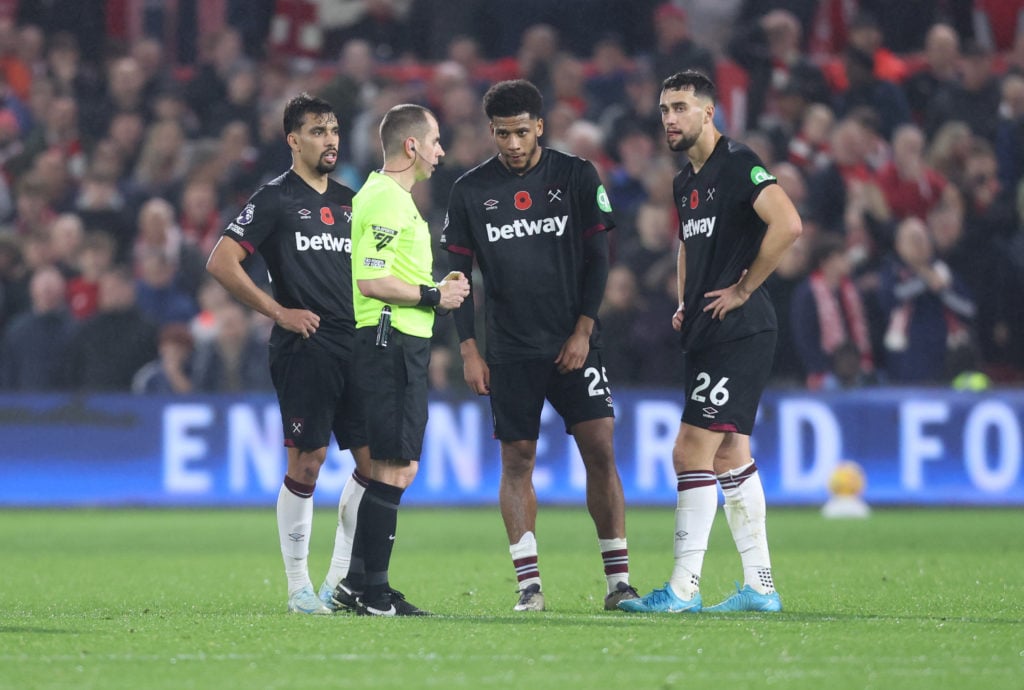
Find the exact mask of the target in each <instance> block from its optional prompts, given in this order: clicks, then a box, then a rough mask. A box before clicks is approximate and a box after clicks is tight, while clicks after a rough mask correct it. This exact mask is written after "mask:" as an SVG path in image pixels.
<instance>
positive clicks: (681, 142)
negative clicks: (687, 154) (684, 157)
mask: <svg viewBox="0 0 1024 690" xmlns="http://www.w3.org/2000/svg"><path fill="white" fill-rule="evenodd" d="M699 138H700V133H697V134H694V135H691V136H686V135H680V137H679V139H677V140H676V142H675V143H672V142H669V143H668V147H669V149H671V150H673V151H689V150H690V147H691V146H693V145H694V144H696V143H697V139H699Z"/></svg>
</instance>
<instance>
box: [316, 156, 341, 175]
mask: <svg viewBox="0 0 1024 690" xmlns="http://www.w3.org/2000/svg"><path fill="white" fill-rule="evenodd" d="M336 167H338V161H337V160H335V161H334V162H333V163H325V162H324V159H323V158H321V159H320V160H319V161H317V164H316V172H317V174H318V175H329V174H330V173H332V172H334V169H335V168H336Z"/></svg>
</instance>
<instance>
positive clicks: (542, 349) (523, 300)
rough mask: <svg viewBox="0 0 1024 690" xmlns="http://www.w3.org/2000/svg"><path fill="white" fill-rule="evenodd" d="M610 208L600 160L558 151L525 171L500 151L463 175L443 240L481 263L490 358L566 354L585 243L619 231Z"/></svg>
mask: <svg viewBox="0 0 1024 690" xmlns="http://www.w3.org/2000/svg"><path fill="white" fill-rule="evenodd" d="M611 210H612V209H611V205H610V203H609V201H608V195H607V194H606V192H605V189H604V187H603V186H602V185H601V180H600V178H599V177H598V175H597V170H596V169H595V168H594V166H593V164H592V163H590V162H589V161H586V160H584V159H582V158H578V157H576V156H571V155H568V154H565V153H562V152H561V151H556V150H553V149H547V148H544V149H541V157H540V160H539V161H538V163H537V165H535V166H534V167H533V168H532V169H531V170H529V171H528V172H527V173H526V174H525V175H517V174H515V173H512V172H510V171H509V170H508V169H507V168H506V167H505V165H504V164H503V163H502V162H501V160H499V158H498V157H497V156H494V157H493V158H490V159H488V160H487V161H485V162H484V163H482V164H480V165H479V166H477V167H476V168H473V169H472V170H470V171H469V172H467V173H466V174H465V175H463V176H462V177H460V178H459V179H458V180H456V182H455V184H454V185H453V186H452V191H451V196H450V200H449V203H448V215H447V217H446V219H445V227H444V232H443V233H442V234H441V246H442V247H443V248H445V249H447V250H448V251H449V252H454V253H458V254H463V255H469V256H475V257H476V259H477V262H478V263H479V265H480V270H481V271H482V273H483V278H484V291H485V298H486V305H485V311H486V315H487V318H486V323H487V341H486V343H487V360H488V361H489V362H508V361H515V360H521V359H531V358H546V357H550V358H552V359H554V357H555V356H557V355H558V352H559V350H561V348H562V345H563V344H564V343H565V341H566V339H567V338H568V337H569V335H571V334H572V331H573V328H575V326H576V321H577V320H578V319H579V317H580V313H581V310H582V296H583V278H584V275H585V261H584V248H583V242H584V239H586V238H588V237H590V236H591V235H593V234H594V233H597V232H606V231H608V230H611V229H612V228H613V227H615V222H614V219H613V217H612V213H611ZM599 330H600V328H599V324H597V323H595V325H594V331H593V333H592V335H591V339H590V346H591V348H592V349H598V348H599V347H600V334H599Z"/></svg>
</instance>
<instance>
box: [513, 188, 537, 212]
mask: <svg viewBox="0 0 1024 690" xmlns="http://www.w3.org/2000/svg"><path fill="white" fill-rule="evenodd" d="M515 202H516V208H517V209H519V210H520V211H525V210H526V209H528V208H530V207H531V206H533V199H531V198H530V193H529V192H516V196H515Z"/></svg>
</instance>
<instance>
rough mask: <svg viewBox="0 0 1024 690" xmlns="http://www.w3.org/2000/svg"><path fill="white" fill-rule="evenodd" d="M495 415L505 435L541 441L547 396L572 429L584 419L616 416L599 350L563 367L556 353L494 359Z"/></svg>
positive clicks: (501, 434)
mask: <svg viewBox="0 0 1024 690" xmlns="http://www.w3.org/2000/svg"><path fill="white" fill-rule="evenodd" d="M490 369H491V416H492V417H493V419H494V437H495V438H497V439H498V440H500V441H522V440H529V441H535V440H537V437H538V436H539V435H540V415H541V411H542V410H543V408H544V400H545V399H547V400H548V401H550V402H551V406H552V407H554V408H555V411H556V412H558V414H559V415H561V417H562V421H563V422H564V423H565V431H566V433H571V432H572V427H573V426H575V425H576V424H578V423H580V422H587V421H590V420H592V419H601V418H603V417H614V416H615V411H614V410H613V409H612V392H611V388H610V387H609V385H608V376H607V374H606V372H605V370H604V365H603V364H602V362H601V355H600V353H598V352H594V351H593V350H591V351H590V354H589V355H587V360H586V362H585V363H584V365H583V367H582V368H580V369H577V370H576V371H570V372H569V373H567V374H560V373H558V367H557V366H556V365H555V363H554V361H553V358H552V359H529V360H520V361H517V362H504V363H501V364H491V365H490Z"/></svg>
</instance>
